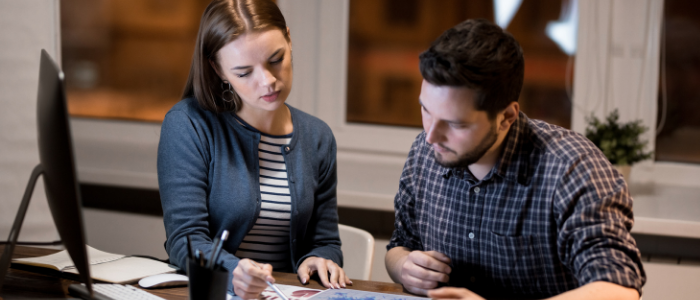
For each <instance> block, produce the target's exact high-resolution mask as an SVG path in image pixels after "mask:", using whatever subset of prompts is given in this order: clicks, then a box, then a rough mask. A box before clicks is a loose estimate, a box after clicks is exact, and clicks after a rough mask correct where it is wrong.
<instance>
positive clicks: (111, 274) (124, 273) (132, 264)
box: [12, 246, 176, 284]
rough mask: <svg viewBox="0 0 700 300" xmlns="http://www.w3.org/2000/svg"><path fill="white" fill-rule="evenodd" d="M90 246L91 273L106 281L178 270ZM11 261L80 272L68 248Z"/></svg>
mask: <svg viewBox="0 0 700 300" xmlns="http://www.w3.org/2000/svg"><path fill="white" fill-rule="evenodd" d="M87 249H88V260H89V262H90V275H91V276H92V278H93V279H96V280H100V281H104V282H111V283H119V284H128V283H134V282H136V281H137V280H139V279H141V278H144V277H148V276H151V275H156V274H164V273H174V272H175V271H176V269H175V268H174V267H172V266H170V265H168V264H166V263H164V262H160V261H157V260H153V259H148V258H142V257H134V256H127V255H123V254H114V253H108V252H104V251H100V250H97V249H95V248H92V247H90V246H87ZM12 263H14V264H20V265H28V266H34V267H40V268H47V269H52V270H56V271H59V272H65V273H73V274H78V270H77V269H76V268H75V266H74V265H73V261H72V260H71V259H70V256H69V255H68V252H67V251H66V250H63V251H60V252H57V253H54V254H51V255H46V256H39V257H31V258H18V259H13V260H12Z"/></svg>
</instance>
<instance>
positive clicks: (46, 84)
mask: <svg viewBox="0 0 700 300" xmlns="http://www.w3.org/2000/svg"><path fill="white" fill-rule="evenodd" d="M63 80H64V75H63V72H61V70H60V69H59V68H58V65H57V64H56V62H54V60H53V59H52V58H51V56H49V54H48V53H46V50H43V49H42V50H41V63H40V67H39V91H38V95H37V127H38V133H39V134H38V142H39V159H40V163H39V165H37V166H36V168H34V171H33V173H32V175H31V177H30V179H29V183H28V184H27V189H26V191H25V193H24V197H23V199H22V203H21V204H20V208H19V211H18V212H17V217H16V218H15V222H14V224H13V225H12V230H11V231H10V237H9V238H8V244H7V245H6V246H5V250H4V252H3V255H2V259H0V290H2V284H3V282H4V280H5V275H7V271H8V268H9V266H10V262H11V259H12V251H13V250H14V247H15V244H16V243H17V237H18V236H19V232H20V228H21V227H22V222H23V220H24V215H25V214H26V212H27V208H28V207H29V200H30V199H31V195H32V192H33V190H34V184H35V182H36V180H37V179H38V178H39V175H43V178H44V190H45V191H46V198H47V200H48V202H49V208H50V209H51V215H52V216H53V221H54V224H55V225H56V229H57V230H58V234H59V235H60V236H61V240H62V241H63V245H64V246H65V248H66V250H67V251H68V254H69V255H70V257H71V259H72V260H73V263H74V264H75V267H76V268H77V269H78V273H80V278H81V280H82V281H83V282H84V283H85V285H86V287H87V290H88V291H89V293H90V294H91V295H92V279H91V277H90V269H89V264H88V256H87V248H86V247H85V231H84V230H83V213H82V210H81V207H82V201H81V199H80V189H79V187H78V181H77V177H76V168H75V157H74V155H73V141H72V139H71V133H70V123H69V122H68V108H67V106H66V93H65V85H64V82H63Z"/></svg>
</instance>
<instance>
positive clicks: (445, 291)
mask: <svg viewBox="0 0 700 300" xmlns="http://www.w3.org/2000/svg"><path fill="white" fill-rule="evenodd" d="M428 297H430V298H433V299H460V300H485V299H484V298H482V297H481V296H479V295H477V294H475V293H474V292H472V291H470V290H468V289H465V288H453V287H444V288H439V289H437V290H431V291H428Z"/></svg>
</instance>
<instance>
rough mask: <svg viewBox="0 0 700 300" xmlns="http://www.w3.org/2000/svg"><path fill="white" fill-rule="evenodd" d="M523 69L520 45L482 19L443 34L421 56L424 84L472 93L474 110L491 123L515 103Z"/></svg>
mask: <svg viewBox="0 0 700 300" xmlns="http://www.w3.org/2000/svg"><path fill="white" fill-rule="evenodd" d="M524 69H525V63H524V61H523V50H522V48H520V44H518V42H517V41H516V40H515V38H513V36H512V35H510V33H507V32H505V31H504V30H503V29H501V28H500V27H498V26H496V25H494V24H493V23H491V22H489V21H487V20H484V19H474V20H466V21H464V22H462V23H460V24H458V25H457V26H455V27H452V28H450V29H448V30H446V31H445V32H444V33H443V34H442V35H441V36H440V37H439V38H438V39H437V40H435V41H434V42H433V44H432V45H431V46H430V48H429V49H428V50H426V51H425V52H423V53H421V55H420V72H421V74H422V75H423V78H424V79H425V80H426V81H428V82H429V83H431V84H433V85H438V86H444V85H446V86H455V87H468V88H471V89H475V90H476V91H477V95H478V96H477V99H476V104H475V105H476V109H477V110H480V111H486V113H487V114H488V116H489V118H491V119H493V118H494V117H495V116H496V114H497V113H498V112H499V111H501V110H503V109H505V108H506V107H507V106H508V105H509V104H510V103H511V102H517V101H518V97H519V96H520V90H521V89H522V87H523V73H524Z"/></svg>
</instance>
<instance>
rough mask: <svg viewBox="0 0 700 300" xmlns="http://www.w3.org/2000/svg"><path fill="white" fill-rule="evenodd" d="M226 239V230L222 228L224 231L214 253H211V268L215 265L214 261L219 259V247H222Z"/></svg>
mask: <svg viewBox="0 0 700 300" xmlns="http://www.w3.org/2000/svg"><path fill="white" fill-rule="evenodd" d="M227 239H228V230H224V232H222V233H221V239H220V240H219V246H218V247H216V248H215V249H214V253H213V254H212V260H211V261H210V262H209V264H210V265H211V269H213V268H214V267H216V265H215V263H216V261H217V260H219V254H221V248H223V247H224V242H225V241H226V240H227Z"/></svg>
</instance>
